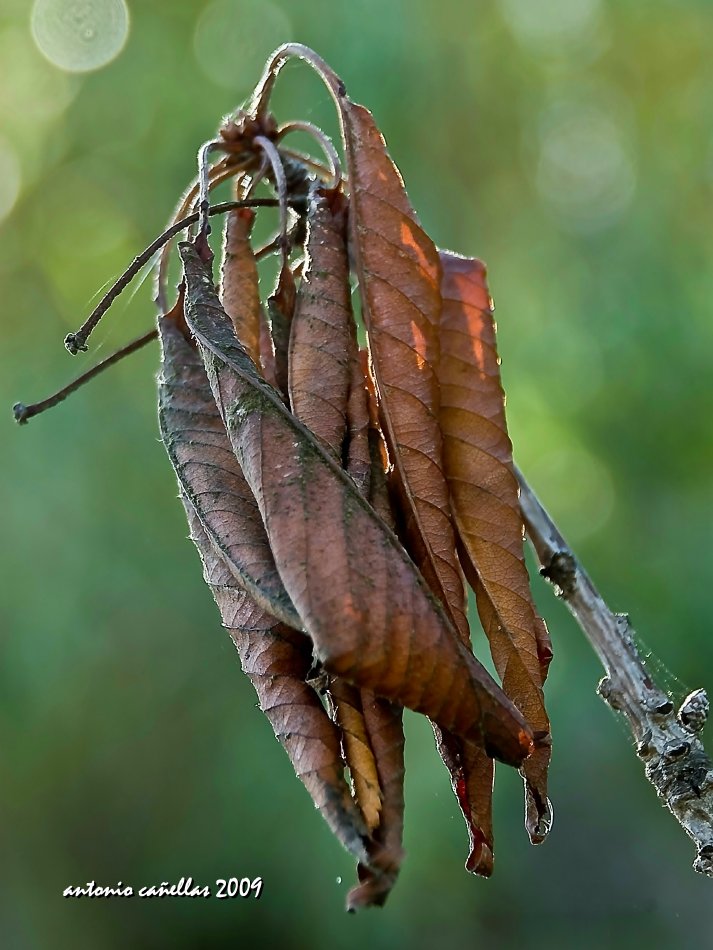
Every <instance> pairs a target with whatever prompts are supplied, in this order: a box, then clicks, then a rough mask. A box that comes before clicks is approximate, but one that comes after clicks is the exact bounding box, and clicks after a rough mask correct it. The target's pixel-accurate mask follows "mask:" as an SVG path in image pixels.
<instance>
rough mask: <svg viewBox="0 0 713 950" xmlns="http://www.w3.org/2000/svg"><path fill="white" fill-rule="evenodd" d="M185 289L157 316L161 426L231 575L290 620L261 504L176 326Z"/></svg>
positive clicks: (295, 622)
mask: <svg viewBox="0 0 713 950" xmlns="http://www.w3.org/2000/svg"><path fill="white" fill-rule="evenodd" d="M182 306H183V295H182V294H181V295H180V297H179V301H178V303H177V304H176V307H175V308H174V311H173V312H172V315H171V316H168V317H163V318H162V319H161V320H160V321H159V334H160V337H161V345H162V349H163V354H162V363H161V374H160V376H159V425H160V429H161V438H162V440H163V443H164V445H165V447H166V451H167V452H168V456H169V458H170V459H171V463H172V465H173V468H174V471H175V473H176V477H177V478H178V482H179V484H180V486H181V491H182V492H183V493H184V494H185V495H186V497H187V498H188V500H189V501H190V503H191V504H192V505H193V507H194V508H195V510H196V511H197V513H198V516H199V517H200V519H201V522H202V524H203V526H204V528H205V531H206V533H207V535H208V537H209V538H210V541H211V543H212V544H214V545H215V548H216V550H217V551H218V552H219V553H220V555H221V557H222V558H223V559H224V560H225V562H226V564H227V565H228V566H229V567H230V570H231V571H232V573H233V576H234V577H235V579H236V580H237V581H238V583H239V584H240V585H241V587H243V589H244V590H246V591H247V592H248V593H249V594H250V595H251V597H252V598H253V599H254V600H255V602H256V603H257V604H258V605H259V606H260V607H261V609H263V610H265V611H267V612H269V613H271V614H272V615H273V616H275V617H278V618H279V619H280V620H282V621H283V622H285V623H287V624H289V625H290V626H293V627H298V628H299V627H301V621H300V618H299V615H298V614H297V612H296V611H295V608H294V607H293V605H292V602H291V601H290V598H289V596H288V595H287V593H286V591H285V588H284V586H283V584H282V581H281V580H280V576H279V574H278V572H277V568H276V567H275V560H274V558H273V556H272V552H271V551H270V545H269V543H268V540H267V535H266V533H265V528H264V527H263V523H262V518H261V517H260V510H259V508H258V506H257V502H256V501H255V497H254V496H253V493H252V491H251V490H250V488H249V487H248V485H247V483H246V481H245V478H244V476H243V473H242V470H241V468H240V465H239V464H238V462H237V459H236V458H235V455H234V453H233V449H232V447H231V445H230V441H229V440H228V437H227V435H226V432H225V427H224V426H223V421H222V419H221V418H220V414H219V412H218V410H217V408H216V405H215V400H214V399H213V395H212V393H211V389H210V385H209V383H208V379H207V377H206V373H205V368H204V366H203V363H202V361H201V357H200V354H199V353H198V351H197V350H196V348H195V347H194V346H191V344H190V343H189V342H188V341H187V340H186V338H185V336H184V335H183V333H182V331H181V329H180V327H179V325H178V318H180V316H181V311H182Z"/></svg>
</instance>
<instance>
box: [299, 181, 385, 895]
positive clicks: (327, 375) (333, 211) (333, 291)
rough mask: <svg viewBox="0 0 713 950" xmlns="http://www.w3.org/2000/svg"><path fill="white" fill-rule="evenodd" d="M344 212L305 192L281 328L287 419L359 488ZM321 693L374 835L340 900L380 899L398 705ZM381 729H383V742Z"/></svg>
mask: <svg viewBox="0 0 713 950" xmlns="http://www.w3.org/2000/svg"><path fill="white" fill-rule="evenodd" d="M346 212H347V204H346V199H345V198H344V196H343V195H341V194H340V193H338V192H333V191H327V190H325V189H322V188H316V189H315V190H314V192H313V194H312V200H311V202H310V206H309V211H308V216H307V221H308V226H309V232H308V234H309V236H308V240H307V248H306V267H305V272H304V276H303V279H302V282H301V284H300V288H299V291H298V296H297V304H296V308H295V316H294V320H293V323H292V331H291V335H290V358H289V381H290V403H291V406H292V411H293V413H294V414H295V416H296V418H298V419H299V420H300V422H302V423H305V424H306V425H307V426H308V427H309V429H311V431H312V432H313V433H314V435H315V436H317V437H318V438H319V439H321V440H322V442H323V444H324V446H325V448H326V449H327V450H328V451H331V452H332V453H333V454H334V457H335V458H336V459H338V460H339V462H340V463H342V462H344V461H346V470H347V472H348V473H349V475H351V476H352V478H353V479H354V481H355V483H356V484H357V486H358V487H359V488H360V490H361V491H362V493H365V492H366V490H368V487H369V474H370V469H371V457H370V455H369V439H368V428H369V414H368V409H367V393H366V388H365V385H364V378H363V375H362V372H361V366H360V362H359V354H358V348H357V342H356V328H355V326H354V321H353V316H352V310H351V291H350V285H349V261H348V257H347V246H346V233H345V230H346ZM345 440H346V441H345ZM329 696H330V698H331V701H332V704H333V706H334V715H335V719H336V721H337V722H338V724H339V726H340V727H341V730H342V736H343V744H344V752H345V758H346V761H347V765H348V766H349V770H350V773H351V776H352V782H353V786H354V792H355V796H356V800H357V802H358V804H359V806H360V808H361V811H362V814H363V816H364V820H365V822H366V825H367V827H368V828H369V830H370V832H372V833H374V838H375V842H376V841H378V844H375V847H374V848H370V854H371V853H372V852H374V855H375V858H374V861H373V862H372V864H371V866H370V867H360V868H359V874H360V880H361V883H360V885H359V886H358V887H357V888H356V889H353V890H352V891H350V893H349V896H348V898H347V905H348V907H349V908H350V909H356V907H361V906H366V905H368V904H374V903H383V901H384V900H385V899H386V896H387V895H388V892H389V890H390V889H391V887H392V886H393V884H394V882H395V880H396V875H397V873H398V868H399V864H400V860H401V830H402V815H401V813H400V812H399V811H398V802H397V801H395V796H396V795H400V800H401V801H403V788H402V786H403V761H401V768H400V770H399V769H398V754H397V752H396V750H395V749H394V745H396V744H397V739H396V738H395V737H396V736H398V735H399V734H400V735H401V746H400V747H401V749H403V731H402V729H401V711H400V710H399V709H397V708H396V707H394V706H392V705H391V704H390V703H389V702H387V701H385V700H381V699H376V698H375V697H374V695H373V693H371V692H370V691H368V690H361V689H358V688H357V687H355V686H353V685H352V684H351V683H348V682H347V681H346V680H344V679H341V678H340V677H332V679H331V681H330V685H329ZM365 705H366V706H367V707H368V708H367V709H366V710H365V708H364V707H365ZM367 715H368V717H369V718H368V721H367ZM369 724H371V729H370V725H369ZM372 730H373V731H375V733H376V734H375V736H374V737H373V738H372V735H371V731H372ZM385 735H388V736H389V737H390V742H389V744H387V745H385V742H384V736H385ZM373 742H376V743H377V744H378V747H379V750H380V752H381V755H382V760H381V761H379V758H378V756H377V752H376V750H375V748H374V745H373ZM394 764H396V766H397V770H396V774H394V772H393V766H394ZM399 783H400V784H399ZM382 784H383V785H384V786H385V788H386V791H387V793H388V798H387V800H386V801H384V799H383V795H382Z"/></svg>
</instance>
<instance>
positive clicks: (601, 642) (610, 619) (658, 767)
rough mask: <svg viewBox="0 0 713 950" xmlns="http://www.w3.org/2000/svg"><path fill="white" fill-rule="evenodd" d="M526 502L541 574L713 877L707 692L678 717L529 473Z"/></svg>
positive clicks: (689, 700) (699, 866) (700, 863)
mask: <svg viewBox="0 0 713 950" xmlns="http://www.w3.org/2000/svg"><path fill="white" fill-rule="evenodd" d="M515 474H516V475H517V478H518V481H519V482H520V504H521V508H522V515H523V519H524V522H525V528H526V530H527V534H528V537H529V539H530V542H531V543H532V546H533V548H534V549H535V552H536V554H537V557H538V559H539V561H540V565H541V571H540V573H541V574H542V575H543V576H544V577H546V578H547V579H548V580H549V581H550V582H551V583H552V585H553V586H554V588H555V593H556V594H557V596H559V597H561V598H562V599H563V600H564V602H565V603H566V605H567V607H568V608H569V610H570V611H571V613H572V614H573V616H574V618H575V620H576V621H577V623H578V624H579V626H580V627H581V629H582V631H583V632H584V634H585V636H586V637H587V639H588V640H589V642H590V643H591V645H592V646H593V648H594V650H595V652H596V654H597V656H598V657H599V659H600V661H601V663H602V666H603V667H604V670H605V674H606V675H605V676H604V678H603V679H602V680H601V682H600V683H599V686H598V690H597V691H598V693H599V695H600V696H601V697H602V699H603V700H604V701H605V702H606V703H607V704H608V705H609V706H610V707H611V708H612V709H614V710H616V711H618V712H621V713H623V715H624V716H625V718H626V720H627V722H628V724H629V727H630V729H631V733H632V735H633V737H634V741H635V742H636V754H637V755H638V756H639V758H640V759H641V760H642V762H643V763H644V768H645V773H646V777H647V779H648V780H649V781H650V782H651V784H652V785H653V786H654V788H655V789H656V791H657V793H658V795H659V797H660V798H661V799H662V800H663V802H664V804H665V805H666V807H667V808H668V809H669V811H670V812H671V813H672V814H673V816H674V817H675V818H676V820H677V821H678V823H679V824H680V825H681V827H682V828H683V830H684V831H685V832H686V834H687V835H688V836H689V837H690V838H691V839H692V840H693V842H694V843H695V845H696V849H697V852H698V853H697V856H696V860H695V861H694V864H693V867H694V870H696V871H699V872H700V873H702V874H707V875H708V876H710V877H713V763H711V760H710V758H709V757H708V756H707V755H706V752H705V749H704V748H703V745H702V743H701V741H700V738H699V733H700V731H701V730H702V728H703V726H704V725H705V721H706V718H707V716H708V709H709V705H708V698H707V696H706V693H705V691H704V690H702V689H700V690H696V691H695V692H693V693H691V694H690V695H689V696H687V697H686V699H685V700H684V701H683V703H682V704H681V707H680V708H679V709H678V711H676V710H675V709H674V705H673V703H672V702H671V700H670V699H669V697H668V696H667V695H666V693H664V692H663V691H662V690H661V689H660V688H659V687H658V686H657V685H656V684H655V683H654V682H653V680H652V679H651V677H650V676H649V673H648V671H647V669H646V667H645V666H644V662H643V660H642V658H641V656H640V655H639V652H638V650H637V648H636V644H635V642H634V637H633V630H632V627H631V624H630V623H629V618H628V616H627V615H626V614H615V613H613V612H612V611H611V610H610V609H609V607H608V606H607V605H606V603H605V602H604V600H603V599H602V597H601V595H600V593H599V591H598V590H597V589H596V587H595V586H594V584H593V583H592V581H591V579H590V578H589V575H588V574H587V572H586V571H585V570H584V568H583V567H582V565H581V564H580V563H579V561H578V560H577V558H576V556H575V555H574V554H573V553H572V550H571V549H570V547H569V545H568V544H567V542H566V541H565V540H564V538H563V537H562V535H561V534H560V531H559V529H558V528H557V526H556V525H555V523H554V522H553V521H552V519H551V518H550V516H549V515H548V513H547V512H546V511H545V509H544V508H543V506H542V504H541V502H540V501H539V499H538V498H537V496H536V495H535V493H534V491H533V490H532V488H530V486H529V485H528V483H527V482H526V481H525V479H524V477H523V475H522V473H521V472H519V471H518V470H517V469H516V470H515Z"/></svg>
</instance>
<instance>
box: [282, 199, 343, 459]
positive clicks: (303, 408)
mask: <svg viewBox="0 0 713 950" xmlns="http://www.w3.org/2000/svg"><path fill="white" fill-rule="evenodd" d="M307 226H308V234H307V244H306V257H305V268H304V271H303V276H302V280H301V282H300V287H299V291H298V293H297V303H296V305H295V314H294V318H293V320H292V329H291V332H290V345H289V371H288V376H289V395H290V406H291V408H292V411H293V412H294V414H295V415H296V416H297V418H298V419H299V420H300V421H301V422H303V423H304V424H305V425H306V426H307V428H308V429H311V430H312V432H314V433H315V434H316V435H317V436H319V438H320V439H323V440H324V442H325V444H326V445H327V446H328V447H329V448H331V450H332V451H333V452H334V453H335V455H336V456H337V458H339V459H340V460H341V458H342V445H343V442H344V437H345V434H346V431H347V418H346V416H347V403H348V399H349V387H350V376H351V351H352V349H354V350H356V340H354V342H352V339H353V337H354V329H353V318H352V308H351V294H350V289H349V263H348V261H347V253H346V242H345V236H344V230H345V226H346V199H345V198H344V196H343V195H341V194H340V193H339V192H328V191H326V190H325V189H322V188H316V189H315V191H314V192H313V195H312V199H311V201H310V207H309V211H308V215H307Z"/></svg>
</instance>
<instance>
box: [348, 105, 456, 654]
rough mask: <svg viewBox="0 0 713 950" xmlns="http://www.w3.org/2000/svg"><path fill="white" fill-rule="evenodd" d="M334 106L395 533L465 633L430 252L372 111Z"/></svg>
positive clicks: (435, 268)
mask: <svg viewBox="0 0 713 950" xmlns="http://www.w3.org/2000/svg"><path fill="white" fill-rule="evenodd" d="M340 105H341V109H342V121H343V130H344V140H345V148H346V152H347V162H348V168H349V188H350V218H349V219H350V230H351V238H352V250H353V254H354V263H355V271H356V276H357V279H358V281H359V292H360V295H361V301H362V314H363V317H364V322H365V324H366V330H367V337H368V341H369V352H370V356H371V364H372V366H373V369H374V374H375V381H376V387H377V393H378V401H379V410H380V415H381V422H382V428H383V430H384V435H385V437H386V442H387V445H388V448H389V454H390V457H391V460H392V462H393V465H394V484H395V487H396V489H397V492H398V496H399V501H400V508H401V515H402V517H403V520H404V536H405V538H406V539H407V544H408V548H409V552H410V553H411V556H412V557H413V558H414V560H415V561H416V564H417V565H418V567H419V568H420V570H421V572H422V574H423V575H424V577H425V578H426V580H427V582H428V584H429V586H430V587H431V589H432V591H433V592H434V594H435V595H436V596H437V597H438V598H439V599H440V600H441V603H442V604H443V605H444V607H445V609H446V611H447V612H448V613H449V615H450V617H451V619H452V620H453V623H454V624H455V626H456V627H457V628H458V630H459V631H460V632H461V634H462V635H463V637H464V638H468V637H469V632H468V622H467V619H466V615H465V589H464V586H463V580H462V577H461V573H460V569H459V567H458V562H457V558H456V553H455V537H454V533H453V526H452V524H451V518H450V510H449V502H448V486H447V484H446V480H445V476H444V474H443V470H442V447H441V432H440V427H439V422H438V403H439V391H438V379H437V376H436V366H437V363H438V349H439V340H438V321H439V316H440V309H441V300H440V278H441V268H440V262H439V258H438V252H437V250H436V248H435V246H434V244H433V242H432V241H431V239H430V238H429V237H428V235H427V234H426V233H425V232H424V231H423V229H422V228H421V226H420V225H419V223H418V221H417V220H416V215H415V213H414V211H413V209H412V208H411V205H410V203H409V201H408V197H407V195H406V191H405V190H404V186H403V181H402V179H401V176H400V175H399V172H398V170H397V168H396V166H395V165H394V163H393V162H392V160H391V158H390V157H389V154H388V152H387V151H386V146H385V143H384V140H383V138H382V136H381V134H380V132H379V130H378V129H377V127H376V124H375V123H374V120H373V118H372V116H371V113H369V112H368V111H367V110H366V109H365V108H364V107H363V106H359V105H356V104H354V103H352V102H350V101H349V100H348V99H346V98H343V99H342V100H341V101H340Z"/></svg>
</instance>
